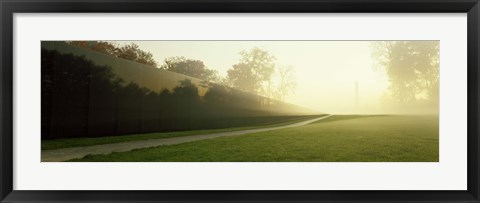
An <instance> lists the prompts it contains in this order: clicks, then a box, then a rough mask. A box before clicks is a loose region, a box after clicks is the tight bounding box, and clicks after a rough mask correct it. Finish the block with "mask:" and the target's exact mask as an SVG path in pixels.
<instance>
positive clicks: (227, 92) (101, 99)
mask: <svg viewBox="0 0 480 203" xmlns="http://www.w3.org/2000/svg"><path fill="white" fill-rule="evenodd" d="M41 58H42V59H41V60H42V61H41V64H42V67H41V69H42V70H41V77H42V86H41V90H42V107H41V108H42V139H51V138H64V137H89V136H112V135H125V134H138V133H149V132H166V131H184V130H195V129H213V128H227V127H238V126H247V125H258V124H262V123H269V122H274V121H279V120H282V119H290V118H291V117H293V116H298V115H308V114H310V111H309V110H307V109H304V108H302V107H298V106H295V105H292V104H287V103H282V102H279V101H276V100H272V99H268V98H265V97H262V96H258V95H254V94H250V93H245V92H242V91H238V90H235V89H232V88H226V87H223V86H220V85H216V84H212V83H208V82H205V81H202V80H200V79H197V78H193V77H189V76H186V75H182V74H178V73H174V72H170V71H166V70H162V69H158V68H155V67H152V66H148V65H144V64H140V63H137V62H133V61H129V60H125V59H121V58H116V57H114V56H110V55H106V54H103V53H99V52H95V51H91V50H87V49H83V48H79V47H74V46H70V45H67V44H66V43H64V42H53V41H46V42H42V52H41Z"/></svg>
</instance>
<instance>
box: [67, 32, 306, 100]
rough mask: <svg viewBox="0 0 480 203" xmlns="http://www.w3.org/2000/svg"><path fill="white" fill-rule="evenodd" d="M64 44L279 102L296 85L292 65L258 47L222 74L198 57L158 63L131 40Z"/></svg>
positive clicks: (70, 42)
mask: <svg viewBox="0 0 480 203" xmlns="http://www.w3.org/2000/svg"><path fill="white" fill-rule="evenodd" d="M67 43H68V44H69V45H73V46H77V47H82V48H86V49H90V50H93V51H98V52H101V53H105V54H109V55H112V56H114V57H118V58H124V59H127V60H131V61H135V62H138V63H142V64H146V65H151V66H154V67H157V68H160V69H164V70H168V71H172V72H176V73H180V74H184V75H187V76H191V77H194V78H198V79H201V80H205V81H208V82H213V83H216V84H220V85H223V86H227V87H232V88H236V89H239V90H242V91H245V92H249V93H253V94H258V95H263V96H266V97H268V98H274V99H278V100H281V101H285V97H286V96H287V95H289V94H291V93H293V92H294V91H295V88H296V84H297V83H296V80H295V75H294V68H293V66H291V65H290V66H282V65H278V64H276V58H275V56H273V55H272V54H270V53H268V52H267V51H265V50H262V49H260V48H258V47H254V48H252V49H251V50H244V51H241V52H240V53H239V54H240V56H241V57H240V60H239V62H238V63H236V64H233V65H232V67H231V68H230V69H228V71H227V75H226V76H225V77H222V76H220V74H219V73H218V71H217V70H214V69H210V68H208V67H206V66H205V64H204V62H203V61H201V60H198V59H188V58H185V57H178V56H175V57H169V58H166V59H165V60H164V61H163V64H161V63H159V62H157V61H155V60H154V58H153V55H152V53H150V52H148V51H144V50H141V49H140V48H139V46H138V45H137V44H135V43H133V42H132V43H130V44H125V45H119V44H117V43H115V42H108V41H68V42H67ZM275 73H276V74H278V78H279V80H278V81H277V82H276V83H275V82H274V81H273V80H272V78H273V75H274V74H275Z"/></svg>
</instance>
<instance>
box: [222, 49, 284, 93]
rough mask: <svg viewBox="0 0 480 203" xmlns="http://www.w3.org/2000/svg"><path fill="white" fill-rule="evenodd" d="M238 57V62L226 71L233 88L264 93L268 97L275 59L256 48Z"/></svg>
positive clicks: (241, 53)
mask: <svg viewBox="0 0 480 203" xmlns="http://www.w3.org/2000/svg"><path fill="white" fill-rule="evenodd" d="M240 55H241V59H240V62H239V63H238V64H235V65H233V67H232V68H231V69H230V70H228V71H227V74H228V75H227V77H228V79H229V80H230V81H232V85H233V87H235V88H238V89H241V90H243V91H247V92H252V93H257V94H258V93H260V92H264V93H266V94H267V96H270V93H271V77H272V75H273V73H274V71H275V63H274V62H275V60H276V59H275V57H274V56H272V55H270V54H269V53H268V52H267V51H265V50H262V49H260V48H257V47H255V48H253V49H252V50H250V51H242V52H240ZM263 83H267V84H266V85H265V84H263Z"/></svg>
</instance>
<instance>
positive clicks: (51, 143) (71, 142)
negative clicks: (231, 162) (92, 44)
mask: <svg viewBox="0 0 480 203" xmlns="http://www.w3.org/2000/svg"><path fill="white" fill-rule="evenodd" d="M315 117H317V116H298V117H290V118H282V119H279V120H278V121H272V122H269V123H266V124H263V125H258V126H249V127H237V128H225V129H209V130H191V131H181V132H163V133H147V134H133V135H122V136H107V137H92V138H88V137H85V138H67V139H55V140H42V147H41V148H42V150H50V149H62V148H69V147H81V146H92V145H100V144H110V143H119V142H129V141H136V140H148V139H160V138H171V137H182V136H189V135H201V134H209V133H219V132H227V131H236V130H247V129H255V128H263V127H274V126H279V125H287V124H291V123H295V122H300V121H303V120H308V119H311V118H315Z"/></svg>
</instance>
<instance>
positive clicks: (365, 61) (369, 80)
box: [124, 41, 388, 113]
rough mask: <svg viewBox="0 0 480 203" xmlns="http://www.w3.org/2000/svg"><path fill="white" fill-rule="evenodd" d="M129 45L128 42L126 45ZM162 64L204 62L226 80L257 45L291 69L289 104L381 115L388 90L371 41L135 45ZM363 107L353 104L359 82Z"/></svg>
mask: <svg viewBox="0 0 480 203" xmlns="http://www.w3.org/2000/svg"><path fill="white" fill-rule="evenodd" d="M124 43H126V42H124ZM135 43H136V44H138V45H139V46H140V48H141V49H142V50H145V51H149V52H151V53H152V54H153V55H154V57H155V59H156V60H157V61H158V62H159V63H163V61H164V59H165V58H166V57H172V56H184V57H186V58H190V59H198V60H202V61H203V62H204V63H205V65H206V66H207V67H208V68H210V69H215V70H218V71H219V73H220V74H221V75H222V76H225V75H226V73H227V70H228V69H230V68H231V67H232V65H233V64H236V63H238V61H239V59H240V55H239V52H240V51H242V50H250V49H252V48H253V47H258V48H261V49H263V50H266V51H268V52H269V53H270V54H272V55H274V56H275V57H276V58H277V64H279V65H292V66H293V67H294V69H295V75H296V79H297V83H298V85H297V88H296V91H295V93H293V94H292V95H289V96H287V98H286V101H287V102H290V103H293V104H297V105H301V106H305V107H308V108H312V109H315V110H318V111H321V112H327V113H378V112H380V105H379V104H380V98H381V96H382V95H383V94H384V93H385V91H386V89H387V86H388V78H387V77H386V75H385V73H384V72H382V71H380V70H377V69H375V68H374V63H373V60H372V58H371V56H370V47H369V44H370V42H368V41H135ZM356 81H358V84H359V106H358V108H356V106H355V82H356Z"/></svg>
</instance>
